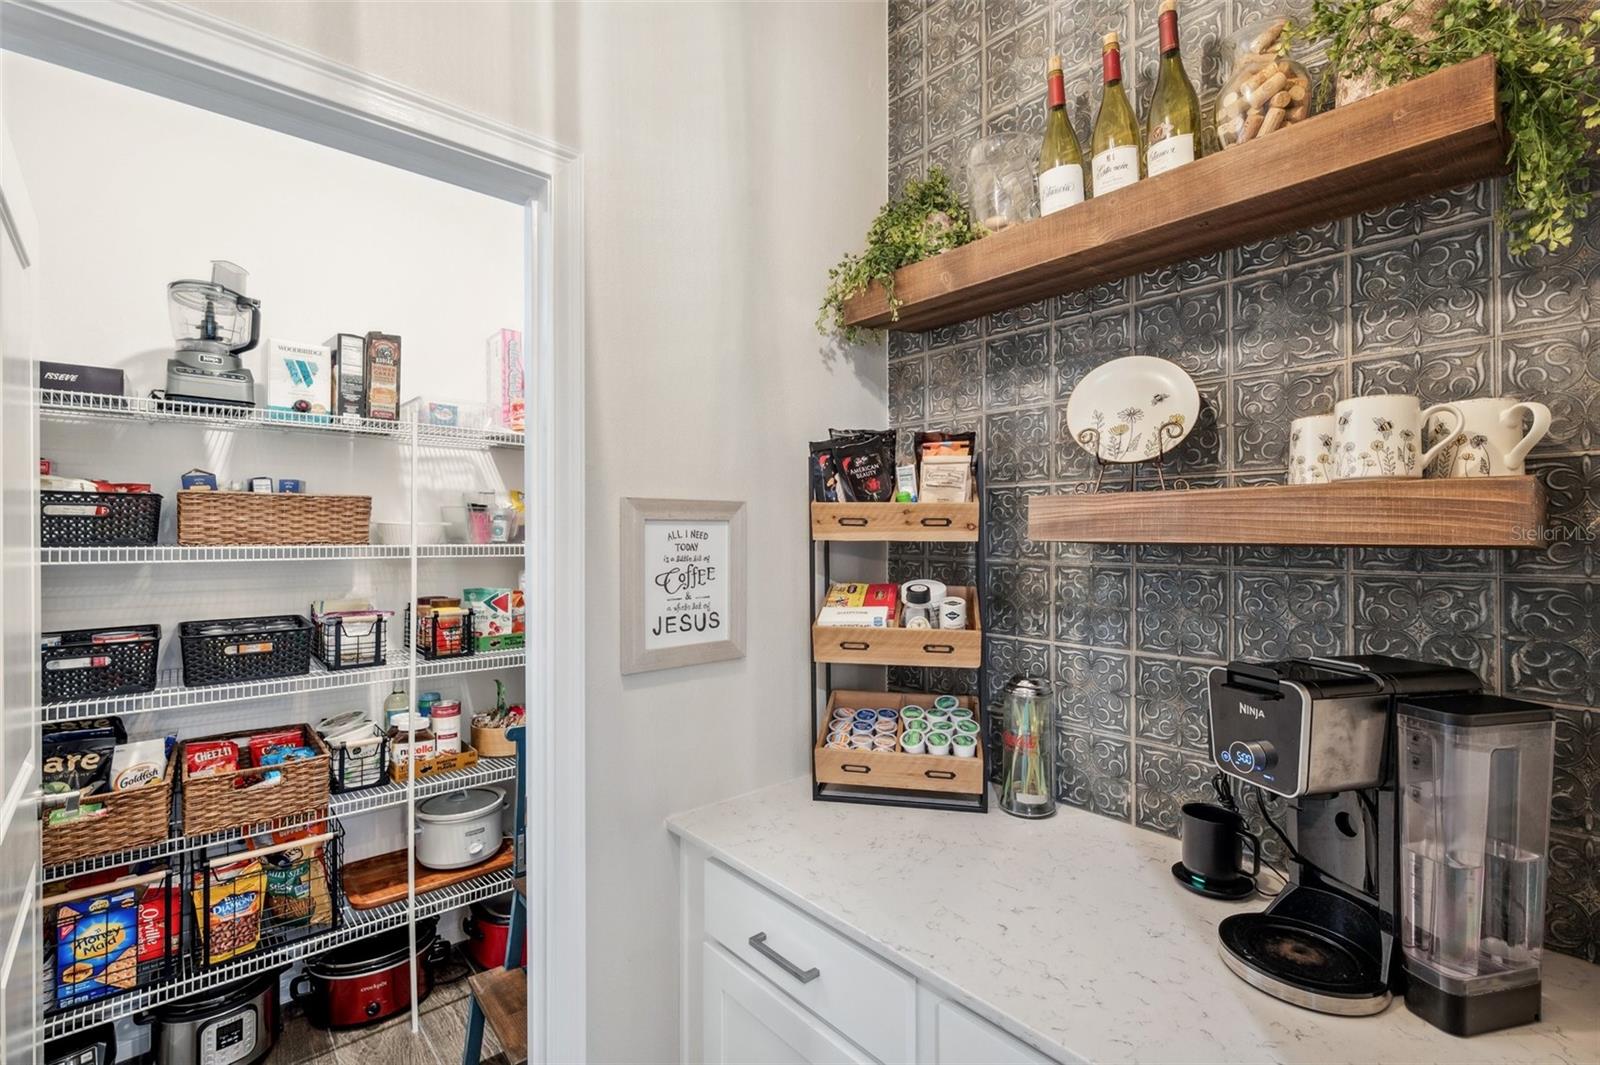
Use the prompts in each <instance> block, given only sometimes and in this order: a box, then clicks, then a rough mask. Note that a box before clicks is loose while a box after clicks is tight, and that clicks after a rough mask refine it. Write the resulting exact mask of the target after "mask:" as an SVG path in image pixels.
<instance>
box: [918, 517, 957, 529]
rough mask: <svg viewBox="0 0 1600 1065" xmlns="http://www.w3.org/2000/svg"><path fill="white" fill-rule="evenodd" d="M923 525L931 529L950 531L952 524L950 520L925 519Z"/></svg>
mask: <svg viewBox="0 0 1600 1065" xmlns="http://www.w3.org/2000/svg"><path fill="white" fill-rule="evenodd" d="M922 524H923V526H925V527H926V528H929V529H948V528H950V526H951V524H952V523H951V521H950V519H949V518H923V519H922Z"/></svg>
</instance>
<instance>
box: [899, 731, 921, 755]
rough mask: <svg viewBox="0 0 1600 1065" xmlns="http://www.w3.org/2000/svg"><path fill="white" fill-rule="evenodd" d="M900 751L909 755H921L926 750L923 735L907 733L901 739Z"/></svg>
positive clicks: (914, 732) (912, 732)
mask: <svg viewBox="0 0 1600 1065" xmlns="http://www.w3.org/2000/svg"><path fill="white" fill-rule="evenodd" d="M900 749H901V750H902V751H905V752H906V753H907V754H921V753H922V752H923V751H924V750H925V749H926V748H925V747H924V746H923V742H922V733H921V732H919V731H911V732H907V733H906V734H905V735H904V736H901V737H900Z"/></svg>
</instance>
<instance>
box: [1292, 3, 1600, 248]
mask: <svg viewBox="0 0 1600 1065" xmlns="http://www.w3.org/2000/svg"><path fill="white" fill-rule="evenodd" d="M1411 2H1412V0H1398V2H1396V0H1313V2H1312V5H1311V18H1310V20H1309V21H1308V22H1306V23H1304V24H1302V25H1299V26H1296V27H1294V28H1293V36H1294V37H1296V38H1299V39H1303V40H1310V41H1317V40H1321V39H1327V40H1328V58H1329V60H1330V64H1329V66H1330V68H1331V70H1332V71H1337V72H1338V73H1341V74H1344V75H1346V76H1349V77H1361V76H1369V75H1370V76H1372V77H1373V78H1374V79H1375V80H1376V82H1377V83H1378V84H1379V85H1380V86H1386V85H1395V84H1398V83H1399V82H1403V81H1409V80H1411V79H1413V78H1419V77H1422V76H1423V75H1424V74H1429V73H1432V72H1433V71H1435V70H1439V69H1442V68H1444V67H1447V66H1451V65H1453V64H1455V63H1460V62H1464V61H1465V60H1468V59H1472V58H1475V57H1477V56H1480V55H1492V56H1494V57H1495V61H1496V63H1497V65H1498V70H1499V83H1500V104H1501V107H1502V109H1503V113H1504V116H1505V123H1506V129H1507V131H1508V133H1509V134H1510V140H1511V149H1510V154H1509V156H1508V160H1507V161H1508V162H1509V164H1510V167H1511V172H1510V176H1509V177H1508V178H1507V180H1506V185H1505V204H1504V207H1505V210H1504V213H1503V215H1502V217H1501V222H1502V224H1503V225H1504V227H1505V229H1506V233H1507V235H1508V236H1509V238H1510V250H1511V252H1512V253H1513V254H1521V253H1523V252H1526V251H1528V250H1530V249H1532V248H1533V247H1535V246H1542V247H1543V248H1545V249H1546V250H1550V251H1554V250H1555V249H1557V248H1561V247H1564V246H1565V245H1568V244H1570V243H1572V231H1573V223H1574V222H1576V221H1578V220H1579V219H1581V218H1583V217H1584V216H1585V215H1586V214H1588V211H1589V206H1590V204H1589V197H1590V190H1589V186H1588V183H1587V179H1588V177H1589V165H1590V164H1589V159H1588V157H1589V155H1590V154H1591V151H1592V148H1593V145H1592V144H1591V143H1590V141H1589V139H1588V136H1587V134H1586V130H1593V129H1597V128H1600V68H1597V67H1596V66H1595V61H1594V60H1595V49H1594V45H1593V43H1592V42H1593V41H1594V39H1595V37H1596V35H1597V34H1600V6H1597V7H1596V8H1595V10H1594V11H1592V12H1590V14H1589V16H1588V18H1586V19H1584V20H1583V21H1582V22H1581V23H1580V24H1579V27H1578V29H1577V31H1576V32H1569V31H1568V29H1567V27H1566V26H1565V25H1563V24H1561V23H1559V22H1555V23H1551V22H1547V21H1546V20H1545V19H1544V17H1543V16H1542V15H1540V13H1539V12H1538V10H1537V9H1536V8H1535V7H1534V6H1533V5H1532V3H1530V2H1529V0H1443V3H1442V4H1441V5H1440V7H1439V10H1438V12H1437V14H1436V15H1435V16H1434V18H1433V20H1432V28H1433V30H1434V31H1435V32H1434V33H1433V34H1432V35H1431V36H1430V37H1428V38H1426V39H1423V38H1421V37H1419V36H1417V35H1416V34H1414V33H1412V32H1411V31H1409V30H1407V29H1405V28H1403V27H1401V26H1398V25H1396V24H1395V22H1396V21H1397V20H1398V17H1399V16H1400V15H1402V14H1403V13H1404V12H1405V11H1406V10H1407V9H1409V7H1410V6H1411ZM1287 36H1288V35H1286V38H1285V39H1286V41H1287Z"/></svg>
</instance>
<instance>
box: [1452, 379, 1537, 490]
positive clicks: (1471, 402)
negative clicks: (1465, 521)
mask: <svg viewBox="0 0 1600 1065" xmlns="http://www.w3.org/2000/svg"><path fill="white" fill-rule="evenodd" d="M1456 406H1458V407H1460V408H1461V412H1462V414H1464V415H1465V416H1466V421H1465V424H1463V425H1462V426H1460V427H1459V428H1458V429H1457V430H1456V431H1455V432H1454V433H1452V432H1450V431H1449V427H1448V426H1447V425H1445V421H1444V419H1443V418H1441V417H1439V416H1438V415H1434V416H1432V417H1430V418H1428V419H1427V421H1426V422H1425V423H1424V425H1423V430H1422V435H1423V438H1424V443H1426V444H1427V445H1428V446H1429V447H1430V448H1431V447H1432V446H1433V445H1434V444H1436V443H1438V442H1439V441H1441V440H1443V441H1445V446H1444V449H1443V450H1442V451H1440V452H1439V453H1438V457H1437V458H1435V459H1434V460H1433V462H1431V463H1430V464H1429V465H1428V476H1429V477H1509V476H1514V475H1516V474H1519V473H1522V472H1523V465H1522V460H1523V459H1524V458H1526V457H1527V455H1528V452H1529V451H1532V450H1533V445H1535V444H1537V443H1538V442H1539V441H1541V440H1543V439H1544V437H1545V434H1546V433H1548V432H1549V431H1550V408H1549V407H1547V406H1545V405H1544V404H1543V403H1534V402H1519V401H1517V400H1515V399H1511V398H1510V397H1507V396H1488V397H1483V398H1481V399H1458V400H1456ZM1524 415H1528V416H1530V417H1531V419H1532V423H1531V424H1530V425H1529V426H1528V428H1527V431H1526V432H1524V431H1523V419H1524Z"/></svg>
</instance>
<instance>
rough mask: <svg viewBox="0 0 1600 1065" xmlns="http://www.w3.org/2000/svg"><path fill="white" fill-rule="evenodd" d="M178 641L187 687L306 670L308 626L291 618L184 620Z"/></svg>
mask: <svg viewBox="0 0 1600 1065" xmlns="http://www.w3.org/2000/svg"><path fill="white" fill-rule="evenodd" d="M178 640H179V642H180V643H181V644H182V647H183V683H184V686H185V687H189V688H201V687H205V686H206V685H210V684H238V683H240V682H242V681H252V680H271V679H272V678H274V677H300V676H304V675H305V674H307V673H309V672H311V622H309V621H307V620H306V619H305V618H303V617H300V616H299V615H296V614H287V615H279V616H276V617H261V618H222V619H218V620H216V621H185V622H182V623H181V624H179V626H178Z"/></svg>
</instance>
